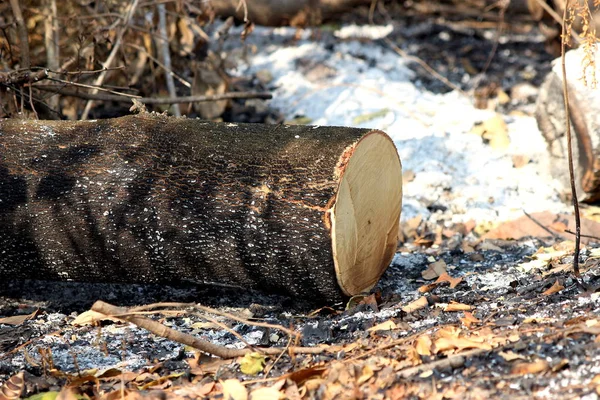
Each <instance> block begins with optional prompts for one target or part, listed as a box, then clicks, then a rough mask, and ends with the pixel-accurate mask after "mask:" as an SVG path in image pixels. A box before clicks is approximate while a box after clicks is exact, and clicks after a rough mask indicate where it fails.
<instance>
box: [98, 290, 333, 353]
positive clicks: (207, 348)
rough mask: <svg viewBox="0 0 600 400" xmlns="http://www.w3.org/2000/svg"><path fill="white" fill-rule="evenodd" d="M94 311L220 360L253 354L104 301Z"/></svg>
mask: <svg viewBox="0 0 600 400" xmlns="http://www.w3.org/2000/svg"><path fill="white" fill-rule="evenodd" d="M91 309H92V310H93V311H96V312H99V313H102V314H104V315H108V316H111V317H114V318H118V319H122V320H124V321H127V322H131V323H132V324H135V325H137V326H139V327H140V328H143V329H146V330H148V331H150V332H152V333H154V334H155V335H158V336H161V337H164V338H166V339H169V340H173V341H175V342H178V343H182V344H185V345H187V346H190V347H193V348H195V349H197V350H200V351H203V352H205V353H208V354H211V355H213V356H216V357H220V358H236V357H242V356H244V355H245V354H248V353H251V352H252V351H253V350H252V349H249V348H245V349H231V348H228V347H225V346H220V345H217V344H214V343H210V342H207V341H205V340H202V339H198V338H197V337H195V336H192V335H188V334H187V333H183V332H179V331H176V330H174V329H171V328H169V327H167V326H165V325H163V324H161V323H160V322H156V321H153V320H151V319H148V318H145V317H140V316H137V315H132V314H131V313H130V311H129V310H127V309H126V308H123V307H117V306H113V305H111V304H108V303H105V302H103V301H100V300H98V301H96V302H95V303H94V305H93V306H92V308H91ZM324 350H325V348H323V347H291V348H290V351H292V352H294V353H303V354H319V353H322V352H323V351H324ZM262 351H263V352H264V353H265V354H269V355H275V354H279V353H281V351H282V349H281V348H279V347H270V348H264V349H262Z"/></svg>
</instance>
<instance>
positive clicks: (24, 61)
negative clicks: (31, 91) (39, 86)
mask: <svg viewBox="0 0 600 400" xmlns="http://www.w3.org/2000/svg"><path fill="white" fill-rule="evenodd" d="M10 7H11V8H12V12H13V15H14V17H15V21H16V22H17V31H18V32H19V42H20V44H21V46H20V48H21V68H25V69H29V67H31V60H30V58H29V36H28V35H27V25H25V20H24V19H23V13H21V7H20V6H19V0H10Z"/></svg>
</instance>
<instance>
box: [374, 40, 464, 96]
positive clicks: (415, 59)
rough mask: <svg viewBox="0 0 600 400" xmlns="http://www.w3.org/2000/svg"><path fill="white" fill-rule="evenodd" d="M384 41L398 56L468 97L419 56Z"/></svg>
mask: <svg viewBox="0 0 600 400" xmlns="http://www.w3.org/2000/svg"><path fill="white" fill-rule="evenodd" d="M383 40H384V41H385V42H386V43H387V44H388V46H390V47H391V48H392V50H394V51H395V52H396V53H398V55H400V56H402V57H404V58H406V59H407V60H410V61H413V62H416V63H417V64H419V65H420V66H421V68H423V69H424V70H425V71H427V72H428V73H429V74H430V75H431V76H433V77H434V78H436V79H437V80H439V81H440V82H442V83H443V84H445V85H446V86H448V87H449V88H450V89H452V90H456V91H457V92H459V93H460V94H462V95H463V96H465V97H467V94H466V93H465V92H464V90H462V89H461V88H459V87H458V86H456V85H455V84H454V83H452V82H450V81H449V80H448V79H447V78H446V77H444V76H442V75H441V74H440V73H439V72H437V71H436V70H435V69H433V68H432V67H430V66H429V65H428V64H427V63H426V62H425V61H423V60H421V59H420V58H419V57H417V56H411V55H410V54H408V53H407V52H405V51H404V50H402V49H401V48H400V47H398V46H396V44H395V43H394V42H392V41H391V40H390V39H389V38H387V37H385V38H383Z"/></svg>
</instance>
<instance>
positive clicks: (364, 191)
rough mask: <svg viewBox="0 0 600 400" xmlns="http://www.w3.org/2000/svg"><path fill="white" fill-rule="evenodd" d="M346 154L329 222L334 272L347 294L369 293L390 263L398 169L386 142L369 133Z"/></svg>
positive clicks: (396, 217) (391, 146)
mask: <svg viewBox="0 0 600 400" xmlns="http://www.w3.org/2000/svg"><path fill="white" fill-rule="evenodd" d="M350 151H351V153H350V154H351V155H350V158H349V159H348V161H346V162H345V165H343V167H342V170H341V171H340V173H341V178H340V182H339V188H338V192H337V195H336V199H335V204H334V205H333V209H332V218H331V222H332V246H333V257H334V264H335V271H336V275H337V280H338V284H339V286H340V288H341V289H342V291H343V292H344V294H346V295H348V296H352V295H356V294H358V293H361V292H364V291H368V290H370V289H371V288H372V287H373V286H374V285H375V283H376V282H377V281H378V280H379V278H380V277H381V275H382V274H383V272H384V271H385V269H386V268H387V266H388V265H389V264H390V262H391V260H392V258H393V256H394V253H395V250H396V246H397V243H398V242H397V237H398V224H399V219H400V211H401V208H402V181H401V179H402V166H401V163H400V159H399V157H398V152H397V150H396V147H395V146H394V144H393V143H392V141H391V140H390V138H389V137H388V136H387V135H386V134H384V133H383V132H381V131H372V132H370V133H369V134H367V135H365V136H364V137H363V138H362V139H361V140H360V141H359V142H358V143H356V144H355V145H353V146H352V148H351V149H350ZM346 153H348V151H347V152H345V154H346ZM343 157H344V156H343Z"/></svg>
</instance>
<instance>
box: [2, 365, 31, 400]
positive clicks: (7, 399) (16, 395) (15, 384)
mask: <svg viewBox="0 0 600 400" xmlns="http://www.w3.org/2000/svg"><path fill="white" fill-rule="evenodd" d="M24 388H25V380H24V379H23V372H19V373H18V374H16V375H13V376H11V377H10V378H9V379H8V380H7V381H6V382H4V384H3V385H2V386H0V399H3V400H17V399H20V398H21V393H23V389H24Z"/></svg>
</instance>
